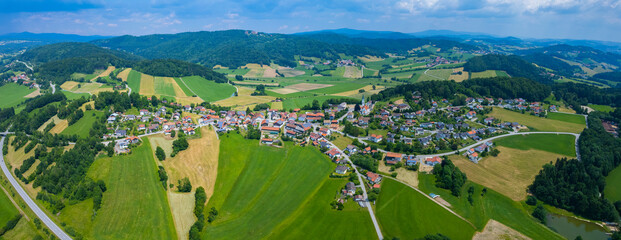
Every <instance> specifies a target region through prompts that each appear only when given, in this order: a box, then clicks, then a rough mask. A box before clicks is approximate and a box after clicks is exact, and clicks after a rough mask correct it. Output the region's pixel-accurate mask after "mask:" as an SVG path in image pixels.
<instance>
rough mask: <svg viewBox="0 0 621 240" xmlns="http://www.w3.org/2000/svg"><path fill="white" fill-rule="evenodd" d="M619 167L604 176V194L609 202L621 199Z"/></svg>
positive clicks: (620, 172)
mask: <svg viewBox="0 0 621 240" xmlns="http://www.w3.org/2000/svg"><path fill="white" fill-rule="evenodd" d="M619 183H621V167H617V168H615V169H614V170H612V172H610V173H609V174H608V176H607V177H606V187H605V188H604V196H606V198H608V200H610V201H611V202H616V201H619V200H621V185H619Z"/></svg>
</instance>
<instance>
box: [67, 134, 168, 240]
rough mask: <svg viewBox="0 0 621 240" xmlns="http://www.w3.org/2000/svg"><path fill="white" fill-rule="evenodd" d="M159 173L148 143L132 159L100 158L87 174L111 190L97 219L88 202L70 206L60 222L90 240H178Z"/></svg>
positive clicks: (135, 152)
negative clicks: (93, 216)
mask: <svg viewBox="0 0 621 240" xmlns="http://www.w3.org/2000/svg"><path fill="white" fill-rule="evenodd" d="M156 172H157V166H156V164H155V160H154V159H153V153H152V150H151V145H150V143H149V141H148V140H147V139H142V145H141V146H139V147H137V148H134V149H133V150H132V153H131V154H130V155H127V156H115V157H112V158H109V157H103V158H98V159H97V160H95V162H94V163H93V165H92V166H91V167H90V169H89V171H88V174H87V175H88V176H89V177H90V178H92V179H94V180H99V179H102V180H104V182H105V183H106V186H107V188H108V190H107V191H106V192H105V193H104V195H103V203H102V206H101V209H100V210H99V211H98V212H97V216H96V217H95V218H94V219H91V216H92V207H93V206H92V205H93V203H92V202H93V201H92V200H91V199H87V200H86V201H83V202H80V203H78V204H76V205H70V206H67V207H66V208H65V209H63V211H62V213H61V215H60V218H61V220H62V221H63V222H66V223H67V224H68V225H69V226H72V227H73V228H75V229H76V230H78V231H79V232H81V233H82V234H83V235H84V236H85V237H86V238H89V239H176V238H177V234H176V232H175V227H174V224H173V219H172V215H171V212H170V208H169V206H168V199H167V197H166V192H165V191H164V188H163V187H162V184H161V183H160V182H159V179H158V177H157V173H156Z"/></svg>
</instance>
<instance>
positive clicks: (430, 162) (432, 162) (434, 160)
mask: <svg viewBox="0 0 621 240" xmlns="http://www.w3.org/2000/svg"><path fill="white" fill-rule="evenodd" d="M439 163H442V158H440V157H438V156H435V157H428V158H427V159H425V164H427V165H429V166H435V165H437V164H439Z"/></svg>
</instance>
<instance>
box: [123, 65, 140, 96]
mask: <svg viewBox="0 0 621 240" xmlns="http://www.w3.org/2000/svg"><path fill="white" fill-rule="evenodd" d="M141 78H142V74H141V73H140V72H137V71H134V70H131V71H130V72H129V74H128V75H127V86H129V88H131V89H132V91H134V92H137V93H139V92H140V79H141Z"/></svg>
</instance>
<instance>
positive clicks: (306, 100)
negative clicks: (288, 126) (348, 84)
mask: <svg viewBox="0 0 621 240" xmlns="http://www.w3.org/2000/svg"><path fill="white" fill-rule="evenodd" d="M333 98H337V99H341V98H348V97H341V96H315V97H301V98H287V99H285V100H284V101H283V103H282V106H283V109H286V110H289V109H296V108H302V107H304V106H305V105H307V104H312V103H313V101H314V100H317V101H319V104H320V105H321V104H322V103H323V102H324V101H326V100H327V99H333Z"/></svg>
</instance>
